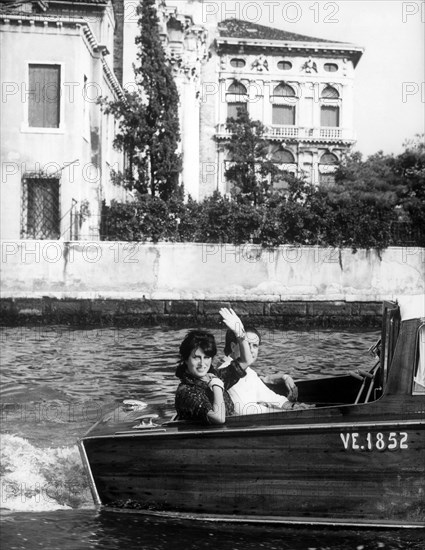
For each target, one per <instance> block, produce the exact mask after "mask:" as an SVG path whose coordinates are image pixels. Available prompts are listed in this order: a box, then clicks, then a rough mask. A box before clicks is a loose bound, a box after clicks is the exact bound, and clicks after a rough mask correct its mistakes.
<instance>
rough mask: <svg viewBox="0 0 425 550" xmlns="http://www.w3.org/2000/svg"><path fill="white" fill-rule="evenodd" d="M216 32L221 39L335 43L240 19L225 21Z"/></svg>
mask: <svg viewBox="0 0 425 550" xmlns="http://www.w3.org/2000/svg"><path fill="white" fill-rule="evenodd" d="M218 30H219V33H220V37H221V38H226V37H228V38H245V39H247V38H248V39H249V38H253V39H257V40H258V39H260V40H279V41H285V42H286V41H287V42H316V43H317V42H326V43H329V42H332V43H335V44H340V42H335V41H334V40H326V39H323V38H313V37H312V36H305V35H303V34H296V33H294V32H288V31H284V30H281V29H275V28H273V27H266V26H265V25H258V24H257V23H251V22H249V21H242V20H241V19H226V20H224V21H221V22H220V23H219V24H218Z"/></svg>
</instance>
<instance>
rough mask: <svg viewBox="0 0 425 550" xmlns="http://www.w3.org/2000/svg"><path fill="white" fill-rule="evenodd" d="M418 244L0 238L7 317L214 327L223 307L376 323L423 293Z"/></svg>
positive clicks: (272, 315) (422, 255) (286, 320)
mask: <svg viewBox="0 0 425 550" xmlns="http://www.w3.org/2000/svg"><path fill="white" fill-rule="evenodd" d="M424 262H425V250H424V249H420V248H401V247H400V248H398V247H394V248H389V249H387V250H385V251H382V252H381V253H378V252H377V251H365V250H358V251H357V252H356V253H353V252H352V251H351V250H348V249H343V250H337V249H331V248H320V247H290V246H282V247H279V248H276V249H274V250H265V249H262V248H261V247H259V246H256V245H243V246H233V245H213V244H208V245H207V244H193V243H158V244H141V243H123V242H62V241H29V240H25V241H18V242H16V241H13V242H12V241H8V242H6V241H3V242H2V259H1V281H2V299H1V307H2V313H3V318H4V319H5V320H6V322H23V321H25V322H26V321H28V320H29V319H32V320H37V319H38V320H39V321H41V322H64V321H66V322H68V321H72V322H91V321H95V322H99V321H102V320H110V321H113V322H147V321H148V322H162V321H167V322H176V323H182V324H185V323H187V324H193V323H195V322H196V323H197V324H204V325H208V324H214V323H215V322H217V320H218V316H217V312H218V309H219V308H220V307H222V306H223V305H231V306H232V307H234V308H235V310H236V311H237V312H238V313H240V314H241V315H253V316H256V322H257V323H258V322H262V323H266V324H272V325H279V324H281V325H284V326H292V325H294V324H298V323H301V324H306V323H307V324H308V323H313V324H317V323H319V324H322V325H323V324H333V325H335V324H336V325H338V324H340V323H344V324H345V325H347V324H349V325H350V324H351V325H358V324H368V325H376V324H377V323H379V318H380V313H381V307H382V306H381V304H382V301H383V300H391V299H396V298H397V297H398V296H401V295H406V294H409V295H410V294H421V293H422V294H423V293H424V287H425V283H424V279H425V275H424V271H425V269H424V268H425V263H424Z"/></svg>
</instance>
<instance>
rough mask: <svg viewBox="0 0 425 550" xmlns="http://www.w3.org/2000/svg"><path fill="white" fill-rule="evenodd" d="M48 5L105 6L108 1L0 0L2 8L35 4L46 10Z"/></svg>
mask: <svg viewBox="0 0 425 550" xmlns="http://www.w3.org/2000/svg"><path fill="white" fill-rule="evenodd" d="M49 3H50V4H99V5H105V4H107V3H108V0H1V7H3V8H15V9H16V8H19V7H20V6H22V5H23V4H35V5H37V4H38V5H39V6H40V7H43V8H48V6H49Z"/></svg>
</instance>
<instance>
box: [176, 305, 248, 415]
mask: <svg viewBox="0 0 425 550" xmlns="http://www.w3.org/2000/svg"><path fill="white" fill-rule="evenodd" d="M220 315H221V316H222V317H223V321H224V323H225V324H226V325H227V326H228V328H229V329H230V330H232V331H233V332H234V334H235V336H236V339H237V342H238V344H239V349H240V358H238V359H236V360H235V361H232V362H230V363H229V365H228V366H227V367H226V368H224V369H221V370H220V373H219V374H218V373H217V372H216V371H215V370H214V368H213V366H212V360H213V358H214V357H215V355H216V354H217V346H216V343H215V339H214V336H213V335H212V334H211V333H209V332H206V331H203V330H191V331H190V332H189V333H188V334H187V335H186V337H185V338H184V340H183V342H182V343H181V345H180V362H179V364H178V366H177V369H176V376H177V377H178V378H180V385H179V387H178V388H177V392H176V399H175V406H176V411H177V414H178V418H180V419H186V420H199V421H201V422H203V423H205V424H224V422H225V421H226V415H231V414H233V412H234V406H233V402H232V400H231V398H230V396H229V394H228V392H227V390H228V389H229V388H230V387H231V386H233V385H234V384H236V382H238V380H239V379H240V378H243V377H244V376H245V371H246V369H247V367H248V364H249V363H250V362H251V360H252V358H251V355H250V351H249V344H248V342H247V339H246V333H245V330H244V328H243V324H242V322H241V320H240V319H239V317H238V316H237V315H236V313H235V312H234V311H233V310H231V309H227V308H222V309H221V310H220Z"/></svg>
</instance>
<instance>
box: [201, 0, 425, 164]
mask: <svg viewBox="0 0 425 550" xmlns="http://www.w3.org/2000/svg"><path fill="white" fill-rule="evenodd" d="M203 3H204V6H203V11H204V17H208V12H209V11H213V7H211V6H209V4H218V5H219V7H218V14H217V17H218V18H219V19H226V17H228V16H230V17H232V15H230V14H231V12H232V11H233V12H236V14H237V15H239V16H240V17H239V18H240V19H246V20H251V21H253V22H256V23H259V24H263V25H267V26H270V27H276V28H280V29H284V30H287V31H290V32H295V33H299V34H305V35H309V36H314V37H317V38H325V39H329V40H336V41H340V42H350V43H353V44H355V45H357V46H361V47H363V48H364V49H365V51H364V53H363V56H362V58H361V60H360V62H359V64H358V65H357V69H356V71H355V92H354V97H355V105H354V109H355V110H354V126H355V132H356V136H357V143H356V145H355V147H354V150H357V151H360V152H362V153H363V155H365V156H368V155H371V154H373V153H376V152H377V151H379V150H382V151H383V152H384V153H386V154H391V153H394V154H398V153H400V152H401V151H402V150H403V146H402V145H403V142H404V141H405V140H406V139H412V138H413V137H414V135H415V134H417V133H423V132H424V120H425V83H424V81H425V77H424V71H425V60H424V51H425V45H424V34H425V33H424V30H425V2H424V1H411V2H410V1H409V2H407V1H400V0H376V1H375V0H372V1H371V0H367V1H366V0H340V1H327V0H323V1H313V0H298V1H296V2H290V1H288V2H287V1H284V0H278V1H271V0H270V1H269V0H255V1H251V0H240V1H233V0H214V1H212V2H209V1H208V0H204V2H203ZM248 4H251V6H248ZM233 17H235V15H233Z"/></svg>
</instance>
